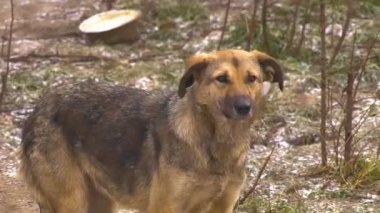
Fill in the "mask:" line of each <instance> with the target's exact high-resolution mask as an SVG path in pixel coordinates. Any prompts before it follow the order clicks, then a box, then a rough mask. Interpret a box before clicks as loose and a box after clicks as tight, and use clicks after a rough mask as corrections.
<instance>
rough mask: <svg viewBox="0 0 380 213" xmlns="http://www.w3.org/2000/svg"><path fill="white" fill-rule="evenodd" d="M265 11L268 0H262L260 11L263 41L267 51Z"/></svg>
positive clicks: (266, 10)
mask: <svg viewBox="0 0 380 213" xmlns="http://www.w3.org/2000/svg"><path fill="white" fill-rule="evenodd" d="M267 12H268V0H263V7H262V11H261V25H262V29H263V35H262V36H263V42H264V47H265V50H266V51H269V40H268V29H267Z"/></svg>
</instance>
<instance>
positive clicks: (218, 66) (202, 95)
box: [178, 50, 283, 121]
mask: <svg viewBox="0 0 380 213" xmlns="http://www.w3.org/2000/svg"><path fill="white" fill-rule="evenodd" d="M266 81H267V82H268V81H270V82H277V83H278V85H279V87H280V89H281V90H282V89H283V72H282V69H281V67H280V65H279V64H278V63H277V62H276V61H275V60H274V59H273V58H272V57H270V56H268V55H266V54H264V53H261V52H259V51H252V52H246V51H242V50H223V51H217V52H212V53H209V54H198V55H194V56H193V57H191V58H190V59H189V60H188V62H187V70H186V72H185V74H184V75H183V77H182V79H181V81H180V85H179V90H178V95H179V96H180V97H181V98H182V97H183V96H185V94H186V90H187V88H189V87H191V86H192V85H193V84H196V85H194V88H193V91H194V93H193V94H194V98H195V101H196V102H197V104H199V105H201V106H204V107H205V108H206V109H207V110H208V111H209V112H210V113H211V114H212V115H213V116H219V115H221V114H222V115H223V116H224V117H226V118H227V119H234V120H246V121H250V120H251V118H252V117H253V115H254V114H255V112H256V110H257V107H258V106H259V104H260V101H261V99H262V97H263V96H264V95H265V94H264V93H266V91H267V90H268V88H265V86H267V85H269V84H267V85H265V83H264V82H266Z"/></svg>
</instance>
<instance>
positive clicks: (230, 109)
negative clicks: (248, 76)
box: [222, 95, 254, 120]
mask: <svg viewBox="0 0 380 213" xmlns="http://www.w3.org/2000/svg"><path fill="white" fill-rule="evenodd" d="M223 105H224V106H223V109H222V110H223V113H224V115H225V116H226V117H227V118H230V119H236V120H245V119H249V118H251V117H252V114H253V113H252V112H253V110H254V106H253V103H252V101H251V98H250V97H249V96H245V95H241V96H233V97H228V98H227V99H226V100H225V102H224V104H223Z"/></svg>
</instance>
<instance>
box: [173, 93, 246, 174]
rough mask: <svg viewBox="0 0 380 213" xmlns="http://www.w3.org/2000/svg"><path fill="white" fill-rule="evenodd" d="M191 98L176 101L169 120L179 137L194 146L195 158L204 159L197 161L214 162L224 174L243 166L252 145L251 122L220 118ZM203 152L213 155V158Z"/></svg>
mask: <svg viewBox="0 0 380 213" xmlns="http://www.w3.org/2000/svg"><path fill="white" fill-rule="evenodd" d="M191 98H192V97H191V96H185V97H183V98H182V99H178V100H176V101H173V102H172V103H173V105H172V107H171V110H172V112H171V113H170V115H171V116H172V117H170V118H169V121H170V126H171V129H172V130H173V131H174V133H175V134H176V136H177V137H178V138H179V139H180V140H181V141H183V142H184V143H187V144H188V145H190V147H191V148H192V150H193V152H194V155H195V156H194V157H195V159H203V160H200V161H199V162H197V163H198V164H199V166H200V167H208V166H210V165H209V164H210V163H214V164H217V166H216V168H219V169H218V170H220V171H217V172H220V173H223V170H226V169H228V170H231V169H232V170H235V169H236V168H235V167H238V168H239V169H240V168H241V167H243V166H244V161H245V156H246V153H247V151H248V148H249V141H250V133H249V129H250V126H251V123H249V122H240V121H234V120H229V119H227V118H225V117H221V118H219V120H216V119H215V118H213V116H211V115H210V114H209V113H208V112H207V110H206V109H205V108H204V107H202V106H199V105H197V104H196V103H195V102H194V101H192V100H189V99H191ZM201 155H207V156H210V159H207V158H204V157H201ZM214 167H215V165H214Z"/></svg>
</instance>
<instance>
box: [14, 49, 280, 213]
mask: <svg viewBox="0 0 380 213" xmlns="http://www.w3.org/2000/svg"><path fill="white" fill-rule="evenodd" d="M268 68H270V69H268ZM266 80H270V81H272V82H277V83H278V84H279V87H280V88H281V89H282V87H283V74H282V70H281V68H280V66H279V65H278V63H277V62H276V61H275V60H274V59H273V58H271V57H270V56H268V55H266V54H264V53H261V52H258V51H253V52H245V51H240V50H224V51H217V52H212V53H207V54H206V53H204V54H198V55H195V56H193V57H191V58H190V59H189V60H188V62H187V70H186V72H185V73H184V75H183V77H182V78H181V81H180V84H179V89H178V95H177V94H176V93H173V92H165V91H150V92H146V91H142V90H138V89H132V88H125V87H118V86H111V85H108V84H105V83H94V82H91V81H87V82H84V83H80V84H77V85H71V86H60V87H58V88H56V89H55V90H54V91H53V92H47V93H46V94H45V95H44V96H43V98H42V99H41V101H40V102H39V103H38V104H37V106H36V109H35V110H34V112H33V114H32V115H31V116H30V118H29V119H28V120H27V121H26V123H25V127H24V129H23V135H22V148H21V152H20V153H21V154H20V158H21V169H20V173H21V174H22V176H23V177H24V179H25V180H26V182H27V185H28V186H29V188H30V189H31V191H32V192H33V194H34V197H35V199H36V201H37V202H38V204H39V206H40V209H41V212H44V213H68V212H70V213H75V212H78V213H81V212H83V213H86V212H88V213H107V212H108V213H111V212H114V211H116V209H117V208H127V209H135V210H138V211H139V212H148V213H177V212H180V213H202V212H205V213H231V212H232V211H233V207H234V205H235V203H236V201H237V199H238V197H239V193H240V191H241V189H242V187H243V184H244V181H245V178H246V175H245V171H244V167H245V159H246V154H247V151H248V149H249V142H250V134H249V129H250V127H251V125H252V122H253V121H254V120H255V118H256V117H257V115H258V113H260V109H261V108H262V104H263V101H264V97H263V94H264V93H265V92H264V91H263V83H264V81H266Z"/></svg>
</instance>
